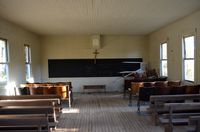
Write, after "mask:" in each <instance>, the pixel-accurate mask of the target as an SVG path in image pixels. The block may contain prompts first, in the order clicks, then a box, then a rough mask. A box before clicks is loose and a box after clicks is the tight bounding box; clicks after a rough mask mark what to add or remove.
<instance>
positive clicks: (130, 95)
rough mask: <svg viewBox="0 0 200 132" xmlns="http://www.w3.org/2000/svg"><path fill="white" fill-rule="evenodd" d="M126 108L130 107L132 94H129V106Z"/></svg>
mask: <svg viewBox="0 0 200 132" xmlns="http://www.w3.org/2000/svg"><path fill="white" fill-rule="evenodd" d="M128 106H132V93H131V92H130V94H129V105H128Z"/></svg>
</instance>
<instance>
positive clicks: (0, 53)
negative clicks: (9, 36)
mask: <svg viewBox="0 0 200 132" xmlns="http://www.w3.org/2000/svg"><path fill="white" fill-rule="evenodd" d="M7 80H8V49H7V40H5V39H0V83H6V82H7Z"/></svg>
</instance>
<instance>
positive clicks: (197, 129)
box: [196, 121, 200, 132]
mask: <svg viewBox="0 0 200 132" xmlns="http://www.w3.org/2000/svg"><path fill="white" fill-rule="evenodd" d="M196 132H200V121H197V124H196Z"/></svg>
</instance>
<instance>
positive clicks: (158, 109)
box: [149, 94, 200, 125]
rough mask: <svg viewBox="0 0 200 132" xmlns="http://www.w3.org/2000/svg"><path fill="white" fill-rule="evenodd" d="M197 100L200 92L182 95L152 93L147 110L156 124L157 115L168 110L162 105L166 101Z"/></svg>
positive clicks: (199, 97)
mask: <svg viewBox="0 0 200 132" xmlns="http://www.w3.org/2000/svg"><path fill="white" fill-rule="evenodd" d="M195 99H197V100H199V99H200V94H182V95H152V96H151V97H150V108H149V111H150V112H151V114H152V119H153V121H154V123H155V125H157V124H158V116H159V114H161V113H166V112H167V111H168V110H167V109H166V108H165V107H163V106H164V104H165V103H166V102H174V101H175V102H176V101H180V100H181V101H190V102H193V100H195Z"/></svg>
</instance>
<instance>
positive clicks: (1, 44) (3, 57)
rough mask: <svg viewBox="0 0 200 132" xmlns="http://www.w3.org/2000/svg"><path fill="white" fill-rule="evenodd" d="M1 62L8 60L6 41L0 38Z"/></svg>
mask: <svg viewBox="0 0 200 132" xmlns="http://www.w3.org/2000/svg"><path fill="white" fill-rule="evenodd" d="M0 62H3V63H4V62H7V56H6V41H4V40H0Z"/></svg>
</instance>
